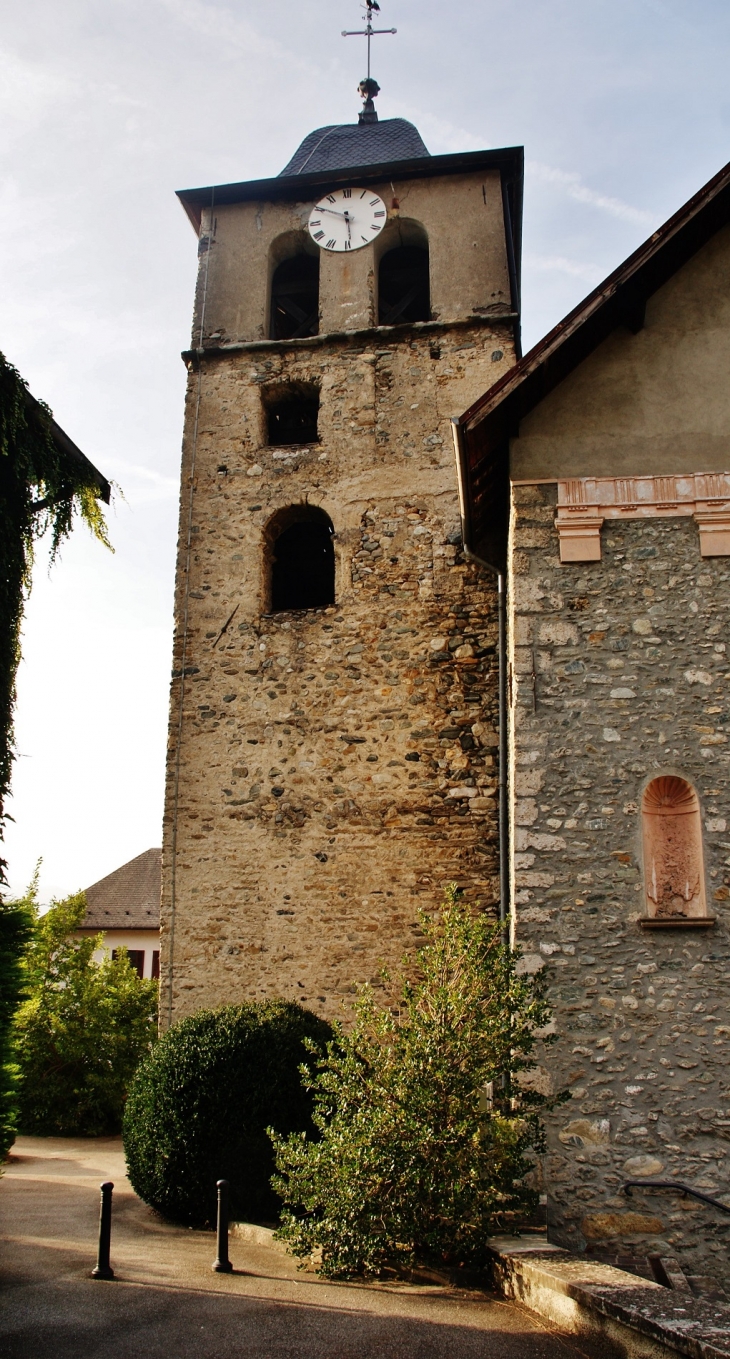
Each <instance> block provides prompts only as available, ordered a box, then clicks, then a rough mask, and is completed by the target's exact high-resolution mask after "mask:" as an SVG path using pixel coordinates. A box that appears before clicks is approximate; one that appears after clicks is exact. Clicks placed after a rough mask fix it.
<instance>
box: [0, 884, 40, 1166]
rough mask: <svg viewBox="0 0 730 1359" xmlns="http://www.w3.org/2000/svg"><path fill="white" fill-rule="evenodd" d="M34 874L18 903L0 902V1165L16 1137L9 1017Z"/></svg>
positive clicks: (19, 978) (30, 914)
mask: <svg viewBox="0 0 730 1359" xmlns="http://www.w3.org/2000/svg"><path fill="white" fill-rule="evenodd" d="M36 882H37V874H36V877H35V878H34V880H33V883H32V884H31V887H30V889H29V891H28V893H27V894H26V896H25V897H24V898H23V899H22V900H20V901H2V900H0V1162H2V1161H4V1160H5V1157H6V1156H7V1154H8V1151H9V1150H10V1148H11V1146H12V1145H13V1141H14V1139H15V1133H16V1130H17V1129H16V1120H17V1113H18V1068H17V1064H16V1062H15V1056H14V1052H13V1044H12V1022H13V1015H14V1014H15V1011H16V1009H17V1006H18V1002H19V1000H20V998H21V995H22V992H23V984H24V980H25V976H24V970H23V963H22V957H23V952H24V950H25V948H26V946H27V944H28V942H29V940H30V938H31V935H32V933H33V926H34V924H35V911H34V898H35V886H36Z"/></svg>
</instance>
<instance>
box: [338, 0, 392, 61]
mask: <svg viewBox="0 0 730 1359" xmlns="http://www.w3.org/2000/svg"><path fill="white" fill-rule="evenodd" d="M373 12H375V13H376V14H379V13H380V5H379V4H378V0H365V27H364V28H343V30H342V36H343V38H367V40H368V80H369V79H370V39H371V38H377V37H378V36H379V35H380V34H381V33H397V32H398V29H397V28H373Z"/></svg>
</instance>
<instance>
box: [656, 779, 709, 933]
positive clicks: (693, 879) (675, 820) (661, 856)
mask: <svg viewBox="0 0 730 1359" xmlns="http://www.w3.org/2000/svg"><path fill="white" fill-rule="evenodd" d="M641 821H642V838H643V847H644V893H645V909H646V915H647V916H648V917H649V919H656V920H667V919H678V918H684V919H687V920H693V919H699V918H700V917H704V916H706V915H707V898H706V895H705V869H704V855H703V850H702V818H701V814H700V803H699V798H698V797H697V794H696V792H695V790H694V788H693V787H692V784H691V783H689V782H688V781H687V779H683V778H680V777H679V776H678V775H676V774H661V775H659V777H658V778H655V779H652V781H651V783H650V784H648V785H647V787H646V789H645V790H644V796H643V799H642V803H641Z"/></svg>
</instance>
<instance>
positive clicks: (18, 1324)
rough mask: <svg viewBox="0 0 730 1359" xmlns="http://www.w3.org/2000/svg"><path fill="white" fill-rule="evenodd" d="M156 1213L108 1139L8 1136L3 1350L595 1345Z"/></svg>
mask: <svg viewBox="0 0 730 1359" xmlns="http://www.w3.org/2000/svg"><path fill="white" fill-rule="evenodd" d="M102 1180H113V1181H114V1184H115V1190H114V1213H113V1227H112V1253H111V1259H112V1265H113V1267H114V1270H115V1273H116V1278H115V1280H114V1281H113V1282H107V1283H104V1282H100V1281H97V1280H93V1279H91V1277H90V1272H91V1269H92V1267H93V1264H94V1261H95V1250H96V1234H97V1230H98V1212H99V1184H100V1183H101V1181H102ZM230 1255H231V1260H232V1261H233V1264H234V1267H235V1272H234V1273H233V1274H229V1275H219V1274H214V1273H213V1272H212V1271H211V1264H212V1261H213V1259H214V1256H215V1238H214V1236H213V1235H212V1234H211V1233H207V1232H195V1231H190V1230H186V1229H184V1228H179V1227H173V1226H170V1225H169V1224H167V1223H164V1222H161V1221H160V1220H159V1219H158V1218H157V1217H156V1216H155V1214H154V1213H152V1212H151V1211H150V1210H149V1209H148V1208H146V1207H145V1205H144V1204H143V1203H141V1201H140V1200H139V1199H138V1198H137V1197H136V1195H135V1194H134V1193H133V1192H132V1189H131V1188H130V1186H129V1183H128V1181H127V1179H126V1176H125V1174H124V1160H123V1155H122V1149H121V1142H120V1141H119V1139H106V1138H90V1139H84V1140H77V1139H70V1138H30V1137H23V1138H19V1139H18V1141H17V1142H16V1144H15V1147H14V1148H13V1151H12V1153H11V1158H10V1160H9V1162H8V1164H7V1165H6V1167H5V1172H4V1175H3V1177H2V1179H1V1180H0V1353H1V1354H2V1355H3V1356H4V1359H158V1356H159V1359H162V1357H163V1356H164V1359H445V1356H448V1359H487V1357H488V1359H606V1351H605V1347H604V1348H603V1349H600V1348H595V1349H592V1348H591V1347H590V1345H588V1344H587V1342H585V1341H582V1340H580V1341H579V1340H576V1339H575V1338H573V1337H563V1336H562V1335H560V1334H559V1333H557V1332H556V1331H554V1330H552V1329H550V1328H549V1327H547V1325H546V1324H545V1323H544V1322H543V1321H541V1320H540V1319H539V1318H537V1317H534V1316H533V1315H532V1314H531V1313H529V1312H527V1311H525V1310H523V1309H521V1308H520V1307H518V1306H516V1305H514V1304H512V1303H507V1302H504V1301H502V1300H501V1299H499V1298H496V1297H492V1296H490V1295H485V1294H483V1293H471V1292H466V1291H461V1290H455V1289H447V1288H441V1287H438V1286H436V1285H413V1284H357V1283H342V1284H333V1283H328V1282H325V1281H324V1280H320V1279H318V1278H317V1276H316V1275H315V1274H311V1273H306V1274H303V1273H302V1272H301V1271H299V1270H298V1269H297V1265H296V1262H295V1261H294V1260H292V1259H291V1258H290V1257H289V1256H287V1255H286V1254H285V1253H283V1251H282V1249H281V1248H276V1247H274V1246H272V1245H270V1244H261V1243H256V1242H250V1241H241V1240H238V1239H235V1238H232V1239H231V1246H230Z"/></svg>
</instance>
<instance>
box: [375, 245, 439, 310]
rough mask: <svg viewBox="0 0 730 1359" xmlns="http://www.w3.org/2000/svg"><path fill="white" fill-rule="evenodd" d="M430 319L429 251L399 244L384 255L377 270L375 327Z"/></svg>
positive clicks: (423, 247) (420, 247) (418, 246)
mask: <svg viewBox="0 0 730 1359" xmlns="http://www.w3.org/2000/svg"><path fill="white" fill-rule="evenodd" d="M430 320H431V290H430V284H429V276H428V249H427V248H426V247H425V246H422V245H399V246H397V247H396V249H395V250H389V251H388V253H387V254H386V255H383V257H382V259H381V261H380V269H379V271H378V324H379V325H381V326H395V325H398V323H399V322H403V321H430Z"/></svg>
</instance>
